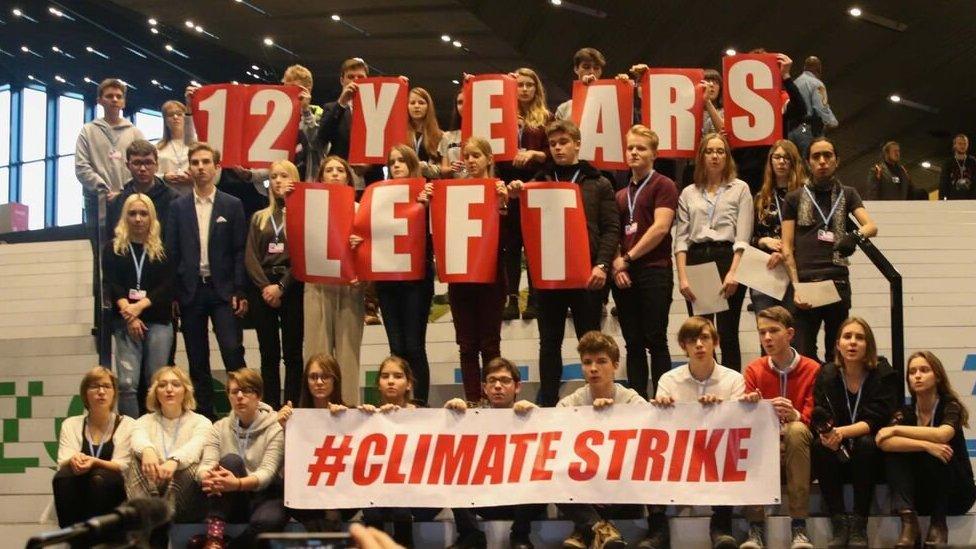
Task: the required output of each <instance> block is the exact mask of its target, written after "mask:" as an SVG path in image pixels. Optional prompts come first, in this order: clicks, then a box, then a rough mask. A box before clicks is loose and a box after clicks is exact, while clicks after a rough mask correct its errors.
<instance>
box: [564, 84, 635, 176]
mask: <svg viewBox="0 0 976 549" xmlns="http://www.w3.org/2000/svg"><path fill="white" fill-rule="evenodd" d="M633 110H634V86H633V85H632V84H631V83H630V82H629V81H625V80H596V81H593V82H591V83H590V84H583V83H582V82H580V81H578V80H577V81H576V82H574V83H573V114H572V117H573V122H576V125H577V126H579V129H580V135H581V136H582V139H581V143H580V159H581V160H587V161H589V162H590V163H591V164H593V165H594V166H596V167H597V168H599V169H601V170H626V169H627V161H626V158H625V157H624V148H625V144H626V143H625V136H626V134H627V130H629V129H630V127H631V125H633Z"/></svg>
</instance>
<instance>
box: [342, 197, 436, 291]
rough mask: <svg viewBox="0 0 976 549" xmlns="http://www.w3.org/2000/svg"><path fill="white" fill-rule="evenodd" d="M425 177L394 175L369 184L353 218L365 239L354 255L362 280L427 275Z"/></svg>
mask: <svg viewBox="0 0 976 549" xmlns="http://www.w3.org/2000/svg"><path fill="white" fill-rule="evenodd" d="M423 188H424V180H423V179H420V178H417V179H391V180H389V181H380V182H377V183H373V184H372V185H369V186H368V187H366V191H365V192H364V193H363V197H362V199H361V200H360V202H359V210H358V211H357V212H356V217H355V220H354V221H353V234H355V235H357V236H359V237H361V238H362V239H363V241H362V243H360V244H359V246H357V247H356V249H355V251H354V254H353V256H354V258H355V262H356V273H357V274H358V275H359V279H360V280H420V279H422V278H424V276H425V275H426V273H425V271H426V263H427V258H426V248H427V227H426V216H427V211H426V209H425V208H424V205H423V204H420V203H418V202H417V195H419V194H420V192H421V191H422V190H423Z"/></svg>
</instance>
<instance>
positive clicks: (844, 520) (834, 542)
mask: <svg viewBox="0 0 976 549" xmlns="http://www.w3.org/2000/svg"><path fill="white" fill-rule="evenodd" d="M830 528H831V530H833V533H832V534H831V538H830V541H829V542H827V547H830V548H831V549H843V548H845V547H847V538H848V537H849V536H850V524H849V517H848V516H847V515H834V516H832V517H830Z"/></svg>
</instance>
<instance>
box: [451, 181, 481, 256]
mask: <svg viewBox="0 0 976 549" xmlns="http://www.w3.org/2000/svg"><path fill="white" fill-rule="evenodd" d="M484 202H485V188H484V187H482V186H481V185H456V186H450V187H448V188H447V219H446V222H445V223H444V226H445V227H446V229H447V230H446V231H445V232H446V233H447V234H446V235H444V238H445V240H444V243H445V246H444V255H446V256H447V258H446V261H445V263H446V264H445V265H444V272H445V273H446V274H464V273H466V272H468V239H469V238H472V237H479V236H481V220H480V219H471V218H470V217H468V214H469V212H470V211H471V205H472V204H483V203H484Z"/></svg>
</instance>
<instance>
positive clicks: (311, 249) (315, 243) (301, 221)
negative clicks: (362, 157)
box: [285, 183, 356, 284]
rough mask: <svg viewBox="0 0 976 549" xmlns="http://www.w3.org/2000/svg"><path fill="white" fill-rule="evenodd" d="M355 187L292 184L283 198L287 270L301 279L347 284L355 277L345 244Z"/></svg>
mask: <svg viewBox="0 0 976 549" xmlns="http://www.w3.org/2000/svg"><path fill="white" fill-rule="evenodd" d="M354 205H355V190H354V189H353V188H352V187H350V186H348V185H338V184H334V183H296V184H295V190H294V191H292V193H291V194H290V195H288V198H287V199H285V208H286V212H287V213H286V215H285V230H286V231H288V254H289V256H290V257H291V272H292V274H293V275H294V276H295V278H297V279H298V280H301V281H302V282H315V283H319V284H348V283H350V282H352V281H353V280H355V279H356V271H355V269H354V266H353V261H352V250H351V249H350V247H349V235H350V234H351V233H352V218H353V209H354V207H355V206H354Z"/></svg>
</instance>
